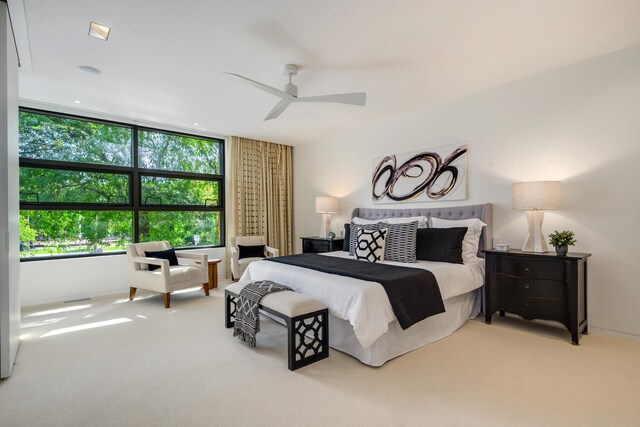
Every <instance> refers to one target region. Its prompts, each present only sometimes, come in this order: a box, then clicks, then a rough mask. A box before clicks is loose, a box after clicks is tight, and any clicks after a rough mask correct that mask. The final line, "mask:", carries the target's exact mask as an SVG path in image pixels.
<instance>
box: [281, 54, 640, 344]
mask: <svg viewBox="0 0 640 427" xmlns="http://www.w3.org/2000/svg"><path fill="white" fill-rule="evenodd" d="M469 72H473V70H472V69H470V70H469ZM370 101H371V102H375V100H370ZM463 141H464V142H467V143H468V145H469V155H468V199H467V200H466V201H463V202H449V203H444V202H440V203H429V204H426V203H422V204H415V203H407V204H403V205H402V206H404V207H407V208H409V207H416V206H419V207H438V206H455V205H460V204H477V203H485V202H492V203H494V237H500V238H501V239H502V241H503V242H504V243H509V244H511V245H512V246H514V247H516V248H517V247H520V246H521V245H522V244H523V242H524V238H525V235H526V230H527V226H526V220H525V215H524V212H523V211H514V210H512V209H511V184H512V183H514V182H518V181H537V180H560V181H562V182H563V191H564V199H563V207H562V209H560V210H557V211H548V212H547V213H546V216H545V224H544V226H543V231H544V232H545V234H548V233H549V232H551V231H553V230H554V229H571V230H574V231H575V232H576V234H577V240H578V244H577V245H576V247H575V248H572V250H574V251H576V252H590V253H592V254H593V257H592V258H590V259H589V285H588V286H589V287H588V298H589V300H588V308H589V324H590V326H591V327H592V329H593V328H594V327H595V328H599V329H600V331H601V332H604V333H607V331H612V332H608V333H612V334H616V333H618V334H631V335H627V337H630V338H633V336H636V337H638V338H640V283H639V282H640V267H639V266H638V262H637V261H636V260H635V258H636V256H637V253H638V251H637V248H636V245H637V243H638V241H639V238H640V233H639V232H638V226H637V222H638V220H639V216H638V212H640V191H639V190H638V184H639V183H640V167H639V166H638V165H639V162H640V46H636V47H633V48H630V49H626V50H623V51H620V52H616V53H613V54H609V55H606V56H602V57H599V58H595V59H592V60H589V61H585V62H582V63H579V64H575V65H572V66H569V67H565V68H562V69H559V70H556V71H552V72H548V73H545V74H541V75H538V76H535V77H532V78H528V79H525V80H521V81H518V82H514V83H511V84H508V85H503V86H500V87H497V88H494V89H491V90H488V91H485V92H482V93H479V94H476V95H473V96H469V97H466V98H463V99H460V100H457V101H456V102H453V103H450V104H447V105H444V106H439V107H437V108H427V109H422V110H418V111H413V112H410V113H406V114H403V115H400V116H397V117H394V118H392V119H388V120H385V121H382V122H377V123H373V124H370V125H367V126H365V127H363V128H359V129H357V130H355V131H353V132H350V133H348V134H344V135H341V136H338V137H334V138H332V139H327V140H324V141H320V142H317V143H314V144H308V145H303V146H298V147H296V149H295V150H294V178H295V182H294V190H295V193H294V200H295V213H296V215H295V230H296V245H297V250H298V251H300V241H299V239H298V237H300V236H305V235H317V232H318V229H319V226H320V220H321V218H320V215H319V214H316V213H315V212H314V198H315V197H316V196H319V195H331V196H337V197H340V199H341V212H340V214H338V215H334V217H333V220H332V227H333V228H334V230H339V229H342V228H341V227H342V224H343V223H344V222H345V221H348V219H349V218H350V213H351V210H352V209H353V208H354V207H357V206H369V207H370V206H373V203H372V202H371V198H370V179H371V170H372V159H373V158H376V157H379V156H382V155H386V154H393V153H402V152H408V151H414V150H419V149H423V148H427V147H430V146H435V145H441V144H445V143H452V142H463ZM394 206H396V207H402V206H400V205H394ZM382 207H389V205H382ZM605 330H607V331H605Z"/></svg>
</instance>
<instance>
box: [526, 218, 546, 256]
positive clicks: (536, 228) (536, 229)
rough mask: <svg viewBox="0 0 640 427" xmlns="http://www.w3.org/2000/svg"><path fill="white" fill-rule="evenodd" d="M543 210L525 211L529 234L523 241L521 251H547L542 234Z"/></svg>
mask: <svg viewBox="0 0 640 427" xmlns="http://www.w3.org/2000/svg"><path fill="white" fill-rule="evenodd" d="M543 220H544V211H527V222H528V223H529V234H527V240H525V242H524V246H523V247H522V252H538V253H544V252H549V250H548V249H547V243H546V242H545V240H544V236H543V235H542V221H543Z"/></svg>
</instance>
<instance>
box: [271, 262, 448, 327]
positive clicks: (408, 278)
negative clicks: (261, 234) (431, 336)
mask: <svg viewBox="0 0 640 427" xmlns="http://www.w3.org/2000/svg"><path fill="white" fill-rule="evenodd" d="M267 260H268V261H273V262H280V263H282V264H288V265H293V266H296V267H304V268H309V269H311V270H316V271H321V272H323V273H330V274H337V275H340V276H347V277H353V278H354V279H360V280H366V281H369V282H376V283H380V284H381V285H382V287H383V288H384V290H385V291H386V292H387V296H388V297H389V301H390V302H391V308H393V312H394V314H395V315H396V318H397V319H398V323H399V324H400V326H401V327H402V329H407V328H408V327H409V326H411V325H413V324H415V323H418V322H419V321H421V320H424V319H426V318H427V317H429V316H433V315H434V314H438V313H443V312H444V311H445V309H444V302H442V295H441V294H440V288H439V287H438V281H437V280H436V277H435V276H434V275H433V273H432V272H430V271H428V270H422V269H419V268H411V267H400V266H396V265H388V264H379V263H373V262H366V261H358V260H354V259H346V258H337V257H332V256H324V255H318V254H301V255H290V256H281V257H275V258H267Z"/></svg>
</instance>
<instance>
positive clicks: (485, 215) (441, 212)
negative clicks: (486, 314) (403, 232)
mask: <svg viewBox="0 0 640 427" xmlns="http://www.w3.org/2000/svg"><path fill="white" fill-rule="evenodd" d="M423 215H424V216H426V217H427V218H431V217H435V218H442V219H468V218H479V219H480V220H482V221H484V222H485V223H486V224H487V226H486V227H485V228H484V229H483V230H482V235H481V236H480V245H479V247H478V256H479V257H482V258H484V254H483V253H482V252H481V251H482V250H483V249H485V248H491V247H492V239H493V205H492V204H491V203H485V204H484V205H468V206H454V207H450V208H418V209H378V208H355V209H354V210H353V212H352V213H351V218H354V217H356V216H357V217H360V218H364V219H374V220H375V219H383V218H402V217H409V216H423Z"/></svg>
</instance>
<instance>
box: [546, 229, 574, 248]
mask: <svg viewBox="0 0 640 427" xmlns="http://www.w3.org/2000/svg"><path fill="white" fill-rule="evenodd" d="M549 243H551V245H553V246H555V247H558V246H574V245H575V244H576V235H575V233H574V232H573V231H570V230H564V231H558V230H555V231H554V232H553V233H551V234H549Z"/></svg>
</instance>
